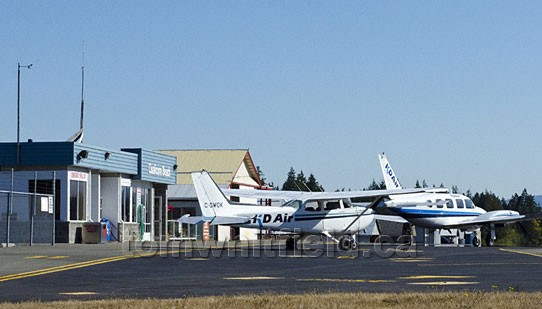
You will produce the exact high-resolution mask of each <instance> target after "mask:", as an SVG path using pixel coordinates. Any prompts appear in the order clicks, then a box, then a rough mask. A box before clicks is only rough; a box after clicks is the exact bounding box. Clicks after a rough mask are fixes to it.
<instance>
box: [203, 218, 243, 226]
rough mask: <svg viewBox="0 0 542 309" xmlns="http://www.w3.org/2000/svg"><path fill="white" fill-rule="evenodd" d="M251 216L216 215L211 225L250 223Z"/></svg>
mask: <svg viewBox="0 0 542 309" xmlns="http://www.w3.org/2000/svg"><path fill="white" fill-rule="evenodd" d="M249 222H250V218H247V217H224V216H216V217H215V218H214V219H213V221H211V225H236V224H244V223H249Z"/></svg>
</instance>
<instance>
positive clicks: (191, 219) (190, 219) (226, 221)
mask: <svg viewBox="0 0 542 309" xmlns="http://www.w3.org/2000/svg"><path fill="white" fill-rule="evenodd" d="M177 221H178V222H180V223H186V224H200V223H203V222H209V223H210V224H211V225H236V224H243V223H248V222H250V218H247V217H224V216H216V217H211V218H206V217H202V216H190V215H189V214H186V215H184V216H182V217H180V218H179V219H177Z"/></svg>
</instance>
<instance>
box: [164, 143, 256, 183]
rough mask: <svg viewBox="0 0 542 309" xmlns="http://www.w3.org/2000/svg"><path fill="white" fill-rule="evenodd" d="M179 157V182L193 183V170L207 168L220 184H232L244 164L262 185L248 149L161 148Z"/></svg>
mask: <svg viewBox="0 0 542 309" xmlns="http://www.w3.org/2000/svg"><path fill="white" fill-rule="evenodd" d="M159 151H160V152H162V153H165V154H168V155H171V156H174V157H176V158H177V165H178V167H177V184H180V185H183V184H192V178H191V176H190V173H191V172H194V171H201V170H206V171H208V172H209V173H210V174H211V176H212V177H213V179H214V180H215V182H216V183H217V184H219V185H230V184H231V183H232V182H233V181H234V178H235V177H236V174H237V173H238V171H239V170H240V168H241V167H242V165H243V164H244V166H245V167H246V170H247V171H248V174H249V176H250V178H252V180H254V181H255V182H256V183H258V184H260V185H261V183H262V182H261V180H260V177H259V176H258V172H257V171H256V166H255V165H254V162H253V161H252V158H251V156H250V153H249V152H248V150H247V149H200V150H159Z"/></svg>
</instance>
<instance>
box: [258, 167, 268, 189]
mask: <svg viewBox="0 0 542 309" xmlns="http://www.w3.org/2000/svg"><path fill="white" fill-rule="evenodd" d="M256 173H258V177H259V178H260V180H261V182H262V185H264V186H265V185H266V179H265V177H264V174H263V172H262V170H261V169H260V166H258V165H257V166H256Z"/></svg>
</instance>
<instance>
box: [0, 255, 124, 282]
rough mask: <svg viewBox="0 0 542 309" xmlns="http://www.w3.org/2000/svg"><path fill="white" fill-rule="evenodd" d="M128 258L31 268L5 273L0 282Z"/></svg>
mask: <svg viewBox="0 0 542 309" xmlns="http://www.w3.org/2000/svg"><path fill="white" fill-rule="evenodd" d="M130 258H132V257H129V256H114V257H109V258H103V259H99V260H91V261H84V262H78V263H73V264H67V265H60V266H54V267H49V268H44V269H39V270H33V271H28V272H23V273H18V274H12V275H5V276H0V282H4V281H10V280H16V279H23V278H29V277H35V276H40V275H45V274H51V273H56V272H60V271H65V270H72V269H77V268H83V267H88V266H94V265H99V264H105V263H110V262H116V261H122V260H126V259H130Z"/></svg>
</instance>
